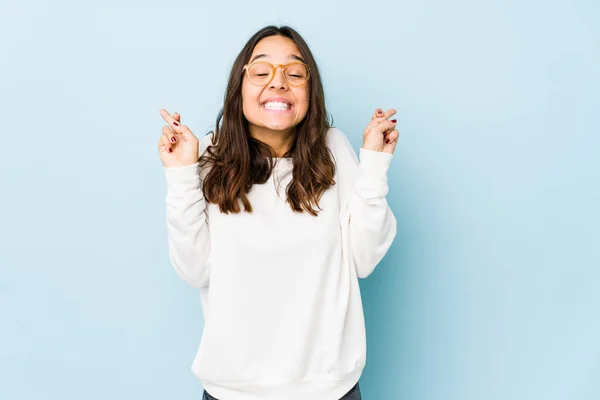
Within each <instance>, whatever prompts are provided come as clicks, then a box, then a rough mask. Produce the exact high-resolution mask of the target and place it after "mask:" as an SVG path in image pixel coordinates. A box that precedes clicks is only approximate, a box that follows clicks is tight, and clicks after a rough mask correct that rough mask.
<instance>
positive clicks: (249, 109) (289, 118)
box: [158, 36, 399, 168]
mask: <svg viewBox="0 0 600 400" xmlns="http://www.w3.org/2000/svg"><path fill="white" fill-rule="evenodd" d="M258 54H266V56H265V57H261V58H260V59H262V60H266V61H269V62H270V63H272V64H287V63H289V62H291V61H293V59H292V58H290V56H292V55H296V56H298V57H299V56H300V52H299V51H298V48H297V47H296V45H295V44H294V42H293V41H292V40H291V39H288V38H285V37H282V36H269V37H267V38H264V39H262V40H261V41H260V42H258V43H257V45H256V46H255V48H254V51H253V52H252V56H251V57H250V59H252V58H253V57H254V56H255V55H258ZM269 97H285V98H286V99H287V100H290V101H291V102H292V104H293V105H292V110H291V112H273V111H267V110H265V109H264V108H262V107H261V104H262V103H263V102H264V101H265V100H266V99H267V98H269ZM308 99H309V94H308V85H307V84H305V85H303V86H293V85H290V84H289V83H287V81H286V80H285V78H284V77H283V71H282V70H281V68H277V69H276V71H275V75H274V76H273V79H272V80H271V82H270V83H269V84H267V85H263V86H257V85H254V84H253V83H251V82H250V81H249V80H248V79H247V76H246V75H245V74H244V78H243V81H242V103H243V105H242V107H243V112H244V116H245V117H246V119H247V120H248V125H249V128H250V134H251V135H252V136H253V137H255V138H257V139H258V140H260V141H262V142H264V143H267V144H268V145H269V146H271V147H272V148H273V149H274V150H275V152H276V154H277V157H281V155H283V154H284V153H285V152H286V151H287V150H288V149H290V148H291V146H292V144H293V142H294V140H295V137H296V130H295V128H296V126H297V125H298V124H299V123H300V122H301V121H302V120H303V119H304V117H305V116H306V113H307V111H308ZM394 114H396V110H395V109H393V108H391V109H389V110H387V111H384V110H383V109H381V108H377V109H376V110H375V111H374V113H373V115H372V116H371V121H370V122H369V123H368V124H367V126H366V128H365V130H364V131H363V143H362V146H361V147H362V148H363V149H366V150H371V151H378V152H383V153H389V154H393V153H394V150H395V149H396V144H397V143H398V137H399V132H398V130H397V129H396V120H390V119H389V118H390V117H392V116H393V115H394ZM160 115H161V117H162V118H163V119H164V120H165V121H166V122H167V125H165V126H163V128H162V135H161V137H160V139H159V141H158V150H159V154H160V159H161V162H162V164H163V166H164V167H167V168H176V167H184V166H189V165H193V164H196V163H197V162H198V138H197V137H196V136H195V135H194V134H193V133H192V131H191V130H190V129H189V128H188V127H187V126H185V125H182V124H181V116H180V115H179V114H178V113H174V114H173V115H171V114H170V113H169V112H168V111H167V110H165V109H160Z"/></svg>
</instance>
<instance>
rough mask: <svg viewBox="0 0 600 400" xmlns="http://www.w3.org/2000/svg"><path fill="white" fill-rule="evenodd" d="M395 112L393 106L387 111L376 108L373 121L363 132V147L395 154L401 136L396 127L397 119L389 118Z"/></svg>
mask: <svg viewBox="0 0 600 400" xmlns="http://www.w3.org/2000/svg"><path fill="white" fill-rule="evenodd" d="M394 114H396V110H395V109H393V108H390V109H389V110H387V111H386V112H383V110H382V109H381V108H378V109H377V110H375V112H374V113H373V117H372V118H371V122H369V124H368V125H367V127H366V128H365V131H364V132H363V144H362V146H361V147H362V148H363V149H367V150H373V151H380V152H383V153H390V154H394V149H395V148H396V143H398V137H399V136H400V133H399V132H398V130H397V129H396V120H395V119H393V120H391V121H390V120H388V118H389V117H391V116H392V115H394Z"/></svg>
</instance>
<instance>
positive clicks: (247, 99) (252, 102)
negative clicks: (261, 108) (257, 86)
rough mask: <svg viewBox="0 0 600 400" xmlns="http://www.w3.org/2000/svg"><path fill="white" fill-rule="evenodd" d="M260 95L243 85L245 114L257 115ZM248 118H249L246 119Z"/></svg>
mask: <svg viewBox="0 0 600 400" xmlns="http://www.w3.org/2000/svg"><path fill="white" fill-rule="evenodd" d="M258 97H259V93H257V92H256V90H252V88H251V87H248V86H247V85H246V84H243V85H242V109H243V111H244V114H252V113H256V108H257V107H258V106H257V104H258ZM246 118H247V117H246Z"/></svg>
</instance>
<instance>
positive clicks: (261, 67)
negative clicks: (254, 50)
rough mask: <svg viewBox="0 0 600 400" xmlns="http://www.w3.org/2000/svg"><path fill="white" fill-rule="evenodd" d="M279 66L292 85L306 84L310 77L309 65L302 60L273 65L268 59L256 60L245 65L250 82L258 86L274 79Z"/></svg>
mask: <svg viewBox="0 0 600 400" xmlns="http://www.w3.org/2000/svg"><path fill="white" fill-rule="evenodd" d="M277 67H281V70H282V71H283V77H284V78H285V80H286V81H287V82H288V83H289V84H290V85H294V86H301V85H304V84H305V83H306V82H308V79H309V77H310V69H309V68H308V65H306V64H304V63H301V62H292V63H289V64H277V65H273V64H271V63H270V62H267V61H255V62H253V63H251V64H246V65H244V71H245V72H246V75H247V76H248V79H249V80H250V82H252V83H254V84H255V85H258V86H265V85H268V84H269V83H271V81H272V80H273V77H274V76H275V71H276V70H277Z"/></svg>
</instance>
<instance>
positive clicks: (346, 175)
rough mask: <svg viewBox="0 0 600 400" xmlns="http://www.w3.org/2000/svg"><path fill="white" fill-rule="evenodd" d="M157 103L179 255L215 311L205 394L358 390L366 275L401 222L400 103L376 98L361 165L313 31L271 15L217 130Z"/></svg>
mask: <svg viewBox="0 0 600 400" xmlns="http://www.w3.org/2000/svg"><path fill="white" fill-rule="evenodd" d="M160 113H161V116H162V117H163V118H164V120H165V121H166V122H167V125H166V126H164V127H163V130H162V132H163V134H162V136H161V138H160V141H159V143H158V149H159V153H160V158H161V161H162V163H163V167H164V172H165V176H166V180H167V195H166V217H167V229H168V244H169V255H170V260H171V263H172V264H173V267H174V269H175V270H176V271H177V273H178V274H179V276H180V277H181V278H182V279H184V280H185V281H187V282H188V283H189V284H190V285H192V286H194V287H198V288H200V294H201V300H202V309H203V312H204V320H205V325H204V330H203V334H202V340H201V343H200V346H199V349H198V353H197V355H196V358H195V360H194V363H193V365H192V371H193V372H194V374H195V375H196V376H197V377H198V378H199V379H200V381H201V383H202V385H203V387H204V389H205V391H204V399H208V400H213V399H219V400H256V399H273V400H275V399H276V400H300V399H302V400H307V399H310V400H336V399H344V400H355V399H360V398H361V395H360V388H359V386H358V380H359V377H360V376H361V373H362V370H363V368H364V366H365V362H366V337H365V325H364V315H363V309H362V302H361V297H360V288H359V284H358V278H366V277H367V276H368V275H369V274H370V273H371V272H372V271H373V269H374V268H375V266H376V265H377V263H378V262H379V261H380V260H381V259H382V258H383V256H384V255H385V253H386V252H387V250H388V249H389V247H390V245H391V243H392V241H393V239H394V237H395V235H396V220H395V218H394V215H393V213H392V211H391V210H390V208H389V206H388V204H387V202H386V199H385V196H386V195H387V193H388V186H387V170H388V168H389V165H390V162H391V159H392V155H393V152H394V148H395V146H396V143H397V140H398V131H397V130H396V129H395V123H396V121H395V120H389V118H390V117H391V116H392V115H393V114H394V113H395V110H393V109H391V110H388V111H386V112H383V110H381V109H378V110H376V111H375V113H374V115H373V117H372V119H371V121H370V122H369V124H368V125H367V127H366V129H365V131H364V133H363V144H362V148H361V149H360V164H359V162H358V159H357V156H356V153H355V152H354V150H353V148H352V146H351V144H350V142H349V140H348V139H347V137H346V136H345V135H344V134H343V133H342V132H341V131H340V130H339V129H337V128H334V127H332V126H331V125H330V124H329V122H328V121H327V112H326V109H325V100H324V94H323V86H322V83H321V79H320V76H319V70H318V69H317V65H316V63H315V60H314V58H313V56H312V54H311V51H310V49H309V48H308V46H307V44H306V43H305V41H304V40H303V39H302V37H301V36H300V35H299V34H298V33H297V32H296V31H295V30H294V29H292V28H290V27H285V26H284V27H281V28H277V27H275V26H268V27H265V28H263V29H261V30H260V31H258V32H257V33H256V34H254V35H253V36H252V37H251V38H250V39H249V41H248V42H247V43H246V45H245V46H244V48H243V49H242V51H241V52H240V54H239V55H238V57H237V58H236V60H235V62H234V64H233V68H232V70H231V74H230V77H229V83H228V86H227V90H226V93H225V99H224V105H223V109H222V110H221V112H220V113H219V115H218V116H217V120H216V128H215V131H214V132H211V134H209V135H206V136H205V137H204V138H202V139H201V140H198V139H197V138H196V137H195V136H194V135H193V134H192V132H191V131H190V130H189V128H188V127H186V126H185V125H182V124H181V117H180V115H179V114H177V113H175V114H173V115H170V114H169V113H168V112H167V111H166V110H164V109H161V110H160Z"/></svg>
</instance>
